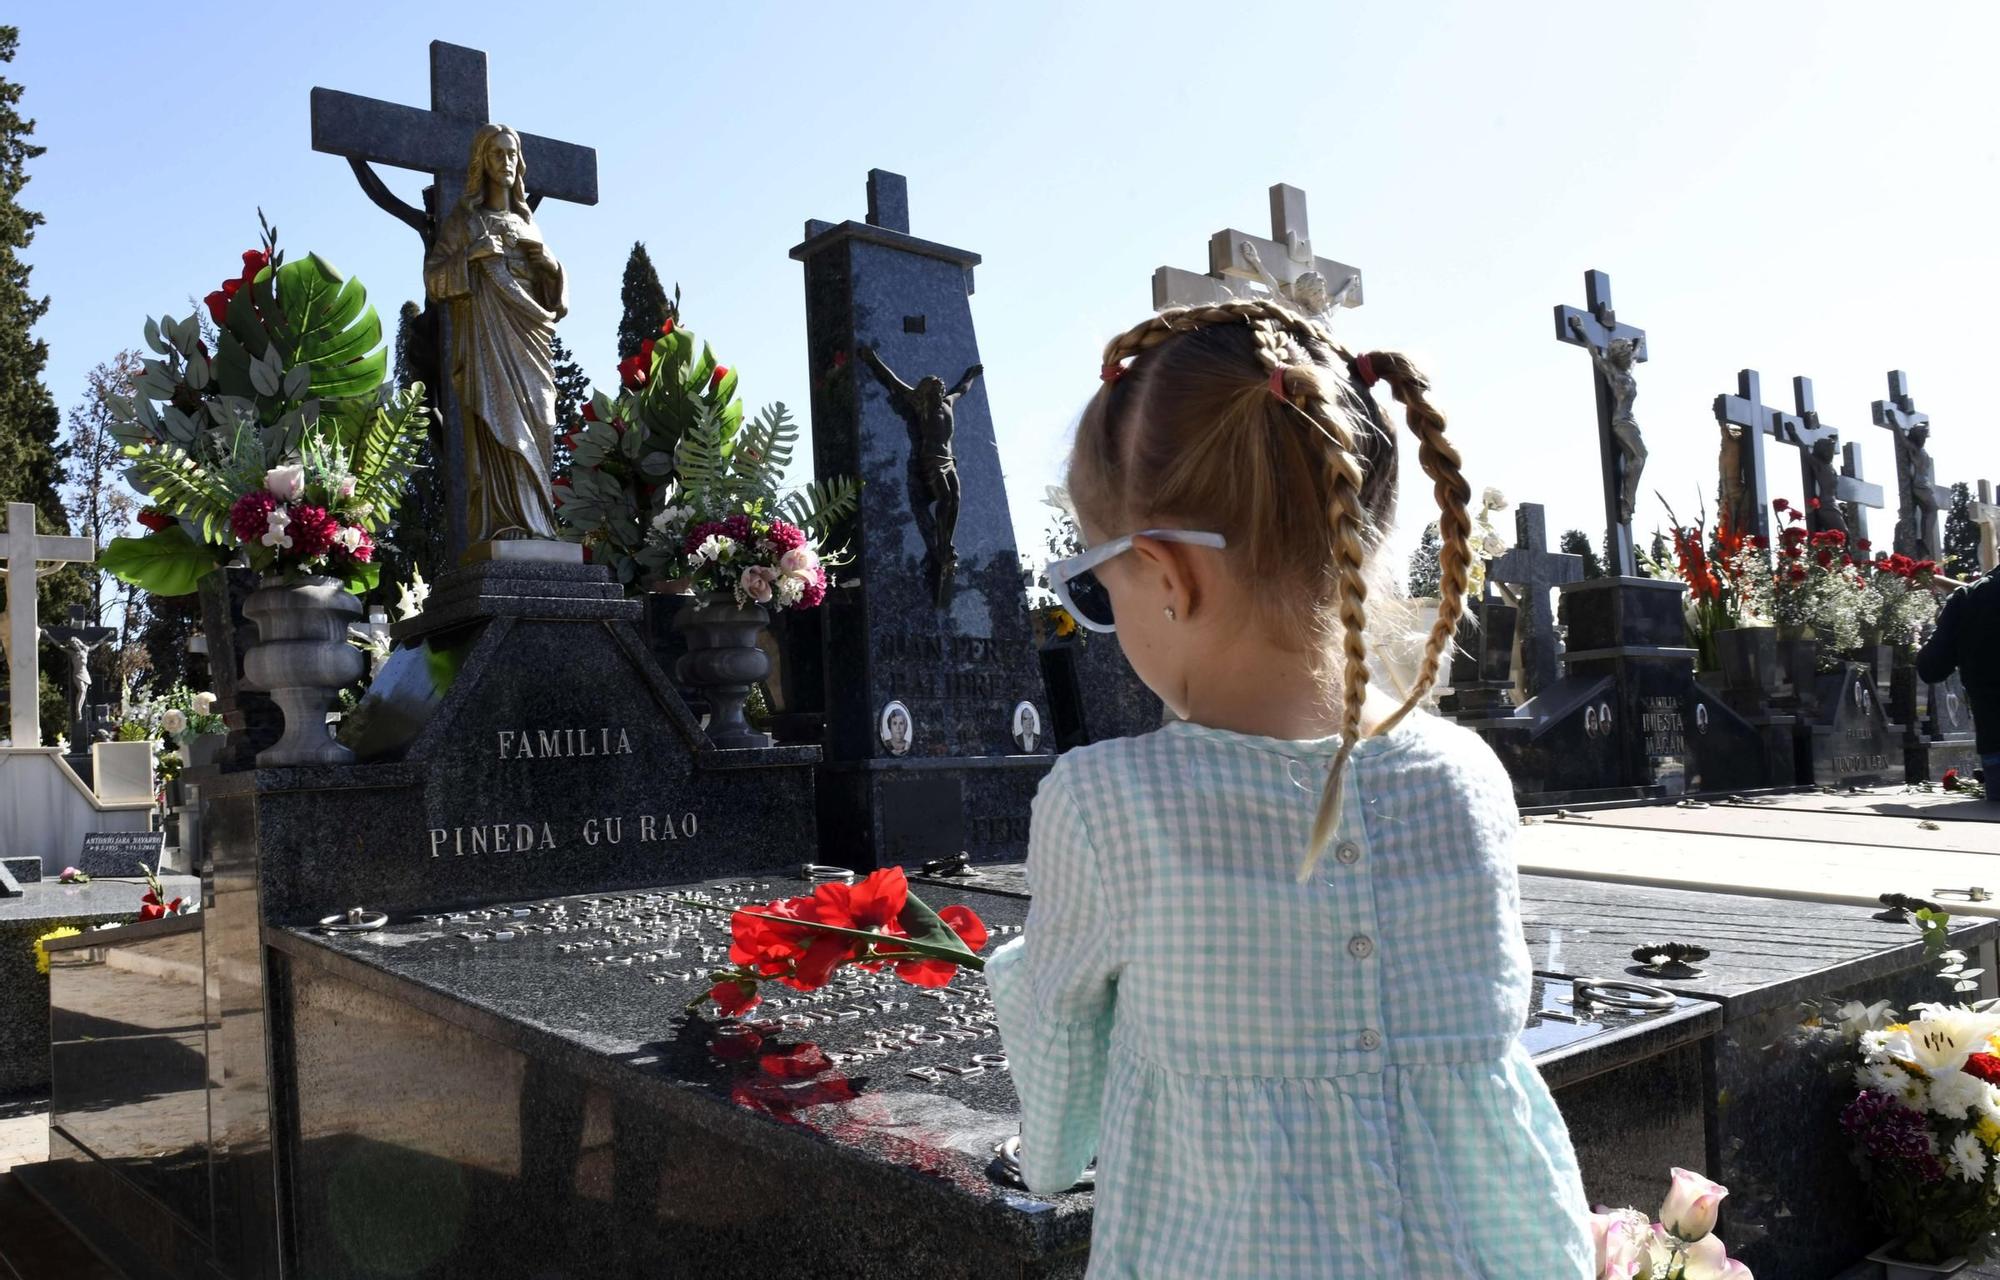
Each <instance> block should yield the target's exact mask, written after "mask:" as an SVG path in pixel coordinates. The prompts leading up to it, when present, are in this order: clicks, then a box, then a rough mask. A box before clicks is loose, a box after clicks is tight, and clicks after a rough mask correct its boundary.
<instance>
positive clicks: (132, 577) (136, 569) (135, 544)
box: [98, 525, 216, 596]
mask: <svg viewBox="0 0 2000 1280" xmlns="http://www.w3.org/2000/svg"><path fill="white" fill-rule="evenodd" d="M98 563H99V564H100V565H102V566H103V568H104V571H105V572H106V573H109V574H111V575H112V576H114V577H116V578H117V579H118V580H119V581H120V582H129V583H131V584H132V585H133V586H135V587H138V588H139V589H140V590H141V591H150V592H151V593H152V594H154V595H156V596H184V595H188V594H190V593H191V592H193V591H194V590H195V589H196V588H197V587H199V586H200V585H201V580H202V577H203V576H204V575H206V574H208V573H210V572H211V571H213V570H214V569H215V566H216V550H215V548H214V547H212V546H208V545H205V544H203V543H200V542H196V541H195V540H194V539H193V538H190V537H189V536H188V534H187V530H185V529H183V528H182V527H181V526H179V525H171V526H169V527H168V528H165V529H162V530H160V531H159V532H158V533H155V534H153V535H151V536H149V537H144V538H123V537H121V538H113V539H112V540H111V543H110V545H109V546H107V547H105V548H104V550H103V552H102V553H101V554H100V555H99V556H98Z"/></svg>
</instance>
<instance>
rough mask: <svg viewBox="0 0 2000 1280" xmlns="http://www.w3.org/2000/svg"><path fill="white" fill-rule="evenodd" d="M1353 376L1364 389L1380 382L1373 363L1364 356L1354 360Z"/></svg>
mask: <svg viewBox="0 0 2000 1280" xmlns="http://www.w3.org/2000/svg"><path fill="white" fill-rule="evenodd" d="M1354 376H1355V377H1357V378H1359V379H1361V385H1362V386H1364V387H1372V386H1374V385H1375V384H1376V382H1378V381H1380V377H1379V375H1378V374H1376V372H1375V361H1374V360H1373V359H1371V358H1370V357H1368V356H1365V355H1363V356H1356V357H1355V358H1354Z"/></svg>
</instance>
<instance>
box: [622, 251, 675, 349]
mask: <svg viewBox="0 0 2000 1280" xmlns="http://www.w3.org/2000/svg"><path fill="white" fill-rule="evenodd" d="M618 300H619V302H620V303H621V304H622V305H623V306H624V308H625V314H624V315H622V316H620V317H619V319H618V358H619V359H620V360H624V359H627V358H629V357H631V356H636V355H638V354H639V344H640V343H642V342H644V341H645V340H646V339H648V338H650V337H653V336H654V335H655V334H657V333H659V331H660V325H661V323H662V322H664V321H665V320H666V318H667V291H666V290H665V289H663V288H661V287H660V273H659V272H657V271H655V270H653V260H652V258H650V257H648V256H647V254H646V244H645V242H644V241H643V240H634V241H633V242H632V253H631V256H629V257H627V258H626V259H625V283H624V286H623V287H622V288H621V289H620V290H619V291H618Z"/></svg>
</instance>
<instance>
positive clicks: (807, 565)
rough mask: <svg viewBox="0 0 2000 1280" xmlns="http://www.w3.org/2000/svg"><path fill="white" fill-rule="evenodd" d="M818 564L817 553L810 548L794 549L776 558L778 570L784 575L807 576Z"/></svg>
mask: <svg viewBox="0 0 2000 1280" xmlns="http://www.w3.org/2000/svg"><path fill="white" fill-rule="evenodd" d="M818 564H819V553H818V552H817V551H814V550H813V549H812V548H811V547H794V548H792V549H791V550H790V551H787V552H786V553H785V554H783V555H781V556H779V557H778V568H779V569H780V570H782V571H783V572H785V573H797V574H809V573H811V572H812V571H813V569H814V568H815V567H816V566H817V565H818Z"/></svg>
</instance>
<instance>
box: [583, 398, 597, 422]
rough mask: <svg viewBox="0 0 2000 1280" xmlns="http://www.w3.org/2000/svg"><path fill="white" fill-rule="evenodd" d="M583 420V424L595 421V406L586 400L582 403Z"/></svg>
mask: <svg viewBox="0 0 2000 1280" xmlns="http://www.w3.org/2000/svg"><path fill="white" fill-rule="evenodd" d="M583 420H584V421H585V422H595V421H597V405H596V404H595V403H594V402H593V401H590V400H586V401H584V402H583Z"/></svg>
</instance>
